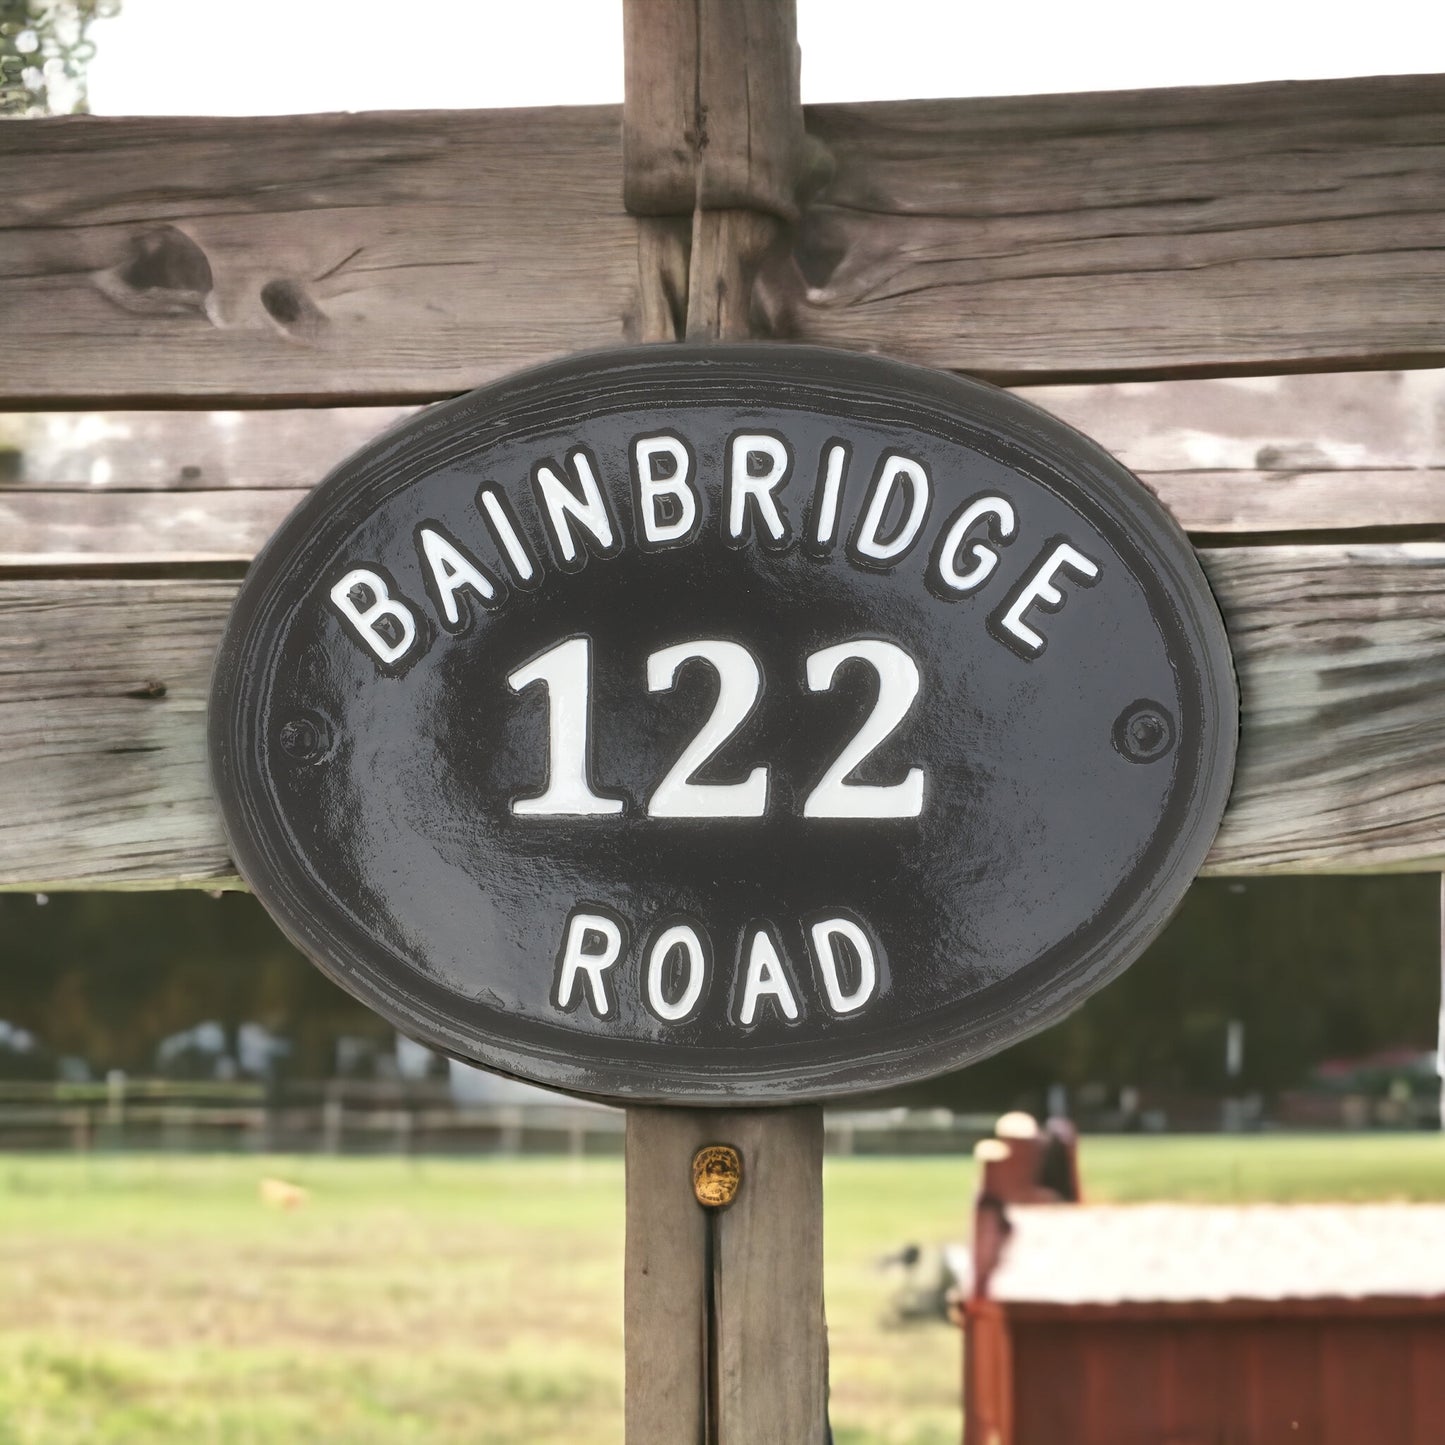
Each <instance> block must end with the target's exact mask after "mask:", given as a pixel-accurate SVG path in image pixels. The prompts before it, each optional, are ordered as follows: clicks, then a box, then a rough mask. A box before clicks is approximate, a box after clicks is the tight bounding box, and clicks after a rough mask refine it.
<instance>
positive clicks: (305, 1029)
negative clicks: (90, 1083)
mask: <svg viewBox="0 0 1445 1445" xmlns="http://www.w3.org/2000/svg"><path fill="white" fill-rule="evenodd" d="M1438 899H1439V878H1438V875H1421V876H1416V877H1411V876H1405V877H1399V876H1395V877H1366V878H1270V879H1252V880H1250V881H1248V882H1233V881H1230V880H1227V879H1206V880H1204V881H1203V882H1200V883H1197V884H1195V886H1194V887H1193V888H1192V889H1190V891H1189V894H1188V896H1187V897H1186V898H1185V900H1184V904H1183V906H1182V907H1181V908H1180V910H1179V912H1178V913H1177V914H1176V915H1175V917H1174V919H1173V920H1172V921H1171V923H1170V924H1169V926H1168V927H1167V928H1166V929H1165V930H1164V932H1163V933H1162V934H1161V935H1160V936H1159V938H1158V939H1156V940H1155V942H1154V943H1153V944H1152V945H1151V946H1150V948H1149V950H1148V951H1147V952H1146V953H1145V955H1144V957H1143V958H1141V959H1140V960H1139V961H1138V962H1137V963H1136V964H1135V965H1134V966H1133V967H1132V968H1131V969H1129V970H1128V972H1126V973H1125V974H1124V975H1123V976H1122V977H1120V978H1119V979H1117V980H1116V981H1115V982H1114V983H1112V984H1110V985H1109V987H1108V988H1105V989H1103V990H1101V991H1100V992H1099V993H1097V994H1096V995H1094V997H1093V998H1091V999H1090V1000H1089V1001H1088V1003H1087V1004H1085V1005H1084V1007H1083V1008H1081V1009H1079V1010H1078V1011H1077V1012H1076V1013H1074V1014H1072V1015H1071V1016H1070V1017H1069V1018H1067V1019H1065V1020H1064V1021H1063V1022H1062V1023H1060V1024H1057V1025H1055V1026H1054V1027H1053V1028H1051V1029H1049V1030H1047V1031H1046V1032H1045V1033H1042V1034H1038V1035H1036V1036H1035V1037H1034V1038H1031V1039H1026V1040H1025V1041H1024V1042H1023V1043H1021V1044H1018V1045H1016V1046H1015V1047H1014V1048H1011V1049H1009V1050H1008V1051H1007V1052H1005V1053H1002V1054H999V1055H996V1056H995V1057H994V1058H991V1059H985V1060H984V1061H983V1062H982V1063H980V1064H976V1065H974V1067H973V1068H971V1069H966V1070H964V1071H963V1072H961V1073H957V1074H952V1075H949V1076H947V1077H945V1078H942V1079H936V1080H933V1081H932V1082H931V1083H928V1084H921V1085H918V1086H916V1087H915V1088H913V1089H911V1090H910V1091H909V1093H908V1094H907V1095H906V1096H905V1097H907V1098H908V1099H910V1100H912V1101H916V1102H919V1103H947V1104H951V1105H954V1106H955V1107H959V1108H968V1109H974V1108H979V1109H983V1108H1000V1109H1001V1108H1005V1107H1009V1106H1010V1105H1012V1104H1014V1103H1020V1102H1021V1103H1033V1104H1036V1105H1037V1104H1041V1103H1042V1100H1043V1097H1044V1093H1045V1091H1046V1090H1047V1088H1048V1087H1049V1085H1050V1084H1054V1083H1060V1084H1064V1085H1066V1086H1068V1087H1069V1088H1071V1089H1077V1088H1078V1087H1079V1086H1081V1085H1084V1084H1102V1085H1104V1086H1106V1087H1109V1088H1118V1087H1120V1086H1122V1085H1137V1086H1141V1087H1145V1088H1153V1089H1166V1090H1175V1089H1177V1090H1184V1091H1188V1092H1190V1093H1195V1094H1211V1093H1212V1094H1218V1095H1223V1094H1224V1093H1226V1092H1239V1091H1241V1090H1245V1091H1251V1090H1258V1091H1260V1092H1263V1093H1266V1094H1268V1093H1272V1092H1274V1091H1276V1090H1279V1089H1282V1088H1286V1087H1289V1086H1291V1085H1294V1084H1297V1083H1299V1082H1301V1081H1303V1080H1304V1079H1305V1078H1306V1077H1307V1075H1308V1074H1309V1072H1310V1070H1311V1069H1312V1068H1313V1067H1314V1066H1315V1064H1317V1063H1318V1062H1319V1061H1320V1060H1322V1059H1325V1058H1329V1057H1332V1056H1349V1055H1358V1054H1363V1053H1367V1052H1372V1051H1374V1050H1376V1049H1382V1048H1389V1047H1394V1046H1397V1045H1405V1046H1415V1047H1419V1048H1420V1049H1428V1048H1429V1047H1431V1045H1432V1044H1433V1043H1434V1033H1435V1022H1436V1011H1437V1007H1438V1003H1439V988H1440V977H1439V965H1438V951H1437V950H1438V946H1439V945H1438V938H1439V935H1438V924H1437V917H1438V914H1437V908H1438ZM0 1019H5V1020H8V1021H9V1022H10V1023H12V1024H14V1025H17V1026H18V1027H20V1028H24V1029H28V1030H30V1031H31V1032H33V1033H34V1034H35V1035H36V1036H37V1038H38V1039H39V1040H40V1042H41V1043H42V1044H44V1045H46V1046H47V1047H48V1048H49V1049H50V1050H52V1051H53V1052H54V1053H56V1054H75V1055H79V1056H81V1057H82V1058H84V1059H86V1060H87V1061H88V1062H89V1064H90V1066H91V1067H92V1069H95V1070H99V1071H104V1070H105V1069H108V1068H124V1069H129V1070H133V1071H134V1070H138V1071H145V1070H147V1069H149V1068H150V1067H152V1065H153V1062H154V1058H155V1049H156V1045H157V1044H159V1043H160V1041H161V1040H162V1039H163V1038H165V1037H167V1036H168V1035H170V1034H173V1033H177V1032H179V1031H181V1030H183V1029H189V1028H192V1027H194V1026H195V1025H196V1024H198V1023H201V1022H203V1021H206V1020H215V1021H216V1022H218V1023H220V1024H221V1025H222V1026H223V1027H224V1028H226V1029H227V1030H228V1032H231V1033H234V1030H235V1029H237V1028H238V1027H239V1026H240V1025H241V1024H242V1023H245V1022H247V1021H254V1022H256V1023H260V1024H264V1025H265V1026H266V1027H267V1028H268V1029H271V1030H272V1031H274V1032H276V1033H279V1034H282V1035H284V1036H286V1037H288V1038H290V1039H291V1040H292V1044H293V1053H292V1057H291V1063H290V1067H291V1070H292V1071H293V1072H294V1073H296V1074H297V1075H301V1076H306V1075H309V1076H312V1077H315V1076H317V1075H322V1074H326V1073H328V1072H330V1070H331V1068H332V1066H333V1064H334V1057H335V1052H334V1043H335V1040H336V1038H337V1037H339V1036H341V1035H344V1034H345V1035H364V1036H370V1037H374V1038H377V1039H386V1038H389V1036H390V1030H389V1029H388V1027H387V1025H385V1024H384V1023H382V1021H381V1020H380V1019H379V1018H378V1017H377V1016H376V1015H374V1014H372V1013H371V1012H369V1011H368V1010H367V1009H366V1008H365V1007H363V1006H362V1005H361V1004H359V1003H357V1002H355V1001H354V1000H353V999H351V998H350V997H349V996H347V995H346V994H344V993H342V991H341V990H340V989H338V988H337V987H336V986H335V985H334V984H332V983H331V982H330V981H329V980H328V979H327V978H326V977H325V976H324V975H323V974H322V973H321V972H320V971H319V970H318V969H315V968H313V967H312V966H311V965H310V964H309V963H307V962H306V960H305V959H303V958H302V957H301V955H300V954H299V953H298V952H297V951H296V950H295V949H294V948H293V947H292V946H291V944H290V943H289V942H288V941H287V940H286V938H285V937H284V936H283V935H282V934H281V933H280V931H279V930H278V929H277V928H276V926H275V925H274V924H273V923H272V922H271V920H270V919H269V918H268V917H267V916H266V914H265V912H264V911H263V910H262V908H261V906H260V904H258V903H257V902H256V900H255V899H254V898H251V897H249V896H247V895H245V894H225V895H223V896H221V897H219V898H209V897H207V896H206V895H205V894H203V893H169V894H163V893H155V894H123V893H122V894H117V893H90V894H56V895H54V896H53V897H52V898H51V899H50V900H49V902H48V904H46V905H45V906H43V907H42V906H37V903H36V901H35V899H34V898H33V897H31V896H27V895H22V894H8V895H0ZM1230 1019H1240V1020H1242V1021H1243V1023H1244V1026H1245V1050H1244V1072H1243V1074H1242V1076H1241V1077H1240V1078H1239V1079H1238V1080H1236V1081H1229V1080H1227V1079H1226V1075H1225V1064H1224V1057H1225V1031H1226V1028H1227V1026H1228V1022H1229V1020H1230Z"/></svg>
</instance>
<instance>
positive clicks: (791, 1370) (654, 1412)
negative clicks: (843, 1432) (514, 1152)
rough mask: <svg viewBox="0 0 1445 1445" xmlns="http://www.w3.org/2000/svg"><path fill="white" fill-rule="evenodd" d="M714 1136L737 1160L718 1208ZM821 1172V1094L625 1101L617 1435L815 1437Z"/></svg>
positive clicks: (822, 1361) (820, 1379)
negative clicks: (742, 1101) (804, 1101)
mask: <svg viewBox="0 0 1445 1445" xmlns="http://www.w3.org/2000/svg"><path fill="white" fill-rule="evenodd" d="M712 1144H728V1145H731V1146H732V1147H733V1148H735V1149H736V1150H737V1151H738V1153H739V1154H740V1155H741V1157H742V1170H743V1178H742V1186H741V1188H740V1189H739V1190H738V1194H737V1198H736V1199H735V1200H734V1202H733V1203H732V1204H730V1205H728V1206H727V1207H726V1208H725V1209H721V1210H718V1211H716V1212H712V1211H709V1210H706V1209H704V1208H703V1206H702V1205H700V1204H699V1203H698V1202H697V1200H696V1199H695V1198H694V1196H693V1188H692V1160H693V1156H694V1155H695V1154H696V1153H697V1151H698V1150H699V1149H701V1148H704V1147H706V1146H708V1145H712ZM822 1181H823V1114H822V1110H821V1109H817V1108H788V1109H630V1110H629V1111H628V1115H627V1256H626V1305H625V1313H626V1331H627V1445H682V1442H686V1445H692V1442H694V1441H699V1442H707V1445H821V1441H822V1440H823V1437H824V1429H825V1426H824V1421H825V1419H826V1411H827V1399H826V1395H827V1383H826V1373H827V1366H826V1356H827V1347H826V1339H825V1333H824V1324H823V1183H822Z"/></svg>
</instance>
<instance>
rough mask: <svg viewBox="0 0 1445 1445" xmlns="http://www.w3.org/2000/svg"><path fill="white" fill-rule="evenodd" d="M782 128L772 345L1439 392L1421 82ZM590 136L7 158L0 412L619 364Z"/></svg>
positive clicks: (616, 298)
mask: <svg viewBox="0 0 1445 1445" xmlns="http://www.w3.org/2000/svg"><path fill="white" fill-rule="evenodd" d="M807 115H808V124H809V128H810V131H811V132H812V133H813V136H814V138H815V140H816V141H817V142H818V144H819V145H821V146H824V147H825V148H826V150H827V151H828V152H829V153H830V155H831V163H832V166H833V168H834V175H833V179H832V180H831V181H830V182H829V183H828V184H827V185H826V186H824V188H823V189H822V190H821V191H820V192H819V193H818V195H817V196H816V197H815V198H814V199H813V201H812V202H811V203H810V204H809V206H808V207H807V210H806V213H805V215H804V216H803V219H802V222H801V224H800V226H799V228H798V231H797V235H796V238H795V246H794V249H793V252H792V254H791V255H788V254H782V255H780V256H779V257H777V258H776V264H774V265H772V266H771V267H770V268H766V269H765V271H764V273H763V276H762V278H761V281H760V288H761V289H762V291H763V292H764V294H765V298H766V302H765V309H766V310H767V312H768V314H769V315H770V316H771V317H773V318H774V324H775V328H776V331H775V334H778V335H781V336H786V337H789V338H793V339H801V340H811V341H819V342H823V343H832V344H837V345H843V346H849V347H855V348H856V347H861V348H865V349H876V350H882V351H885V352H888V353H891V354H894V355H897V356H901V357H904V358H909V359H914V360H918V361H922V362H926V363H929V364H932V365H936V366H943V367H951V368H956V369H959V370H966V371H972V372H975V373H978V374H980V375H984V376H987V377H990V378H992V379H995V380H1030V381H1035V382H1042V381H1048V380H1055V381H1057V380H1064V379H1085V378H1096V379H1097V378H1106V377H1117V376H1120V375H1125V374H1127V375H1133V376H1136V377H1143V376H1150V375H1170V374H1180V373H1207V372H1231V371H1233V372H1239V371H1253V372H1278V371H1289V370H1307V369H1315V370H1327V369H1334V368H1340V367H1361V366H1376V367H1380V366H1391V365H1411V366H1416V365H1426V364H1439V363H1440V362H1441V361H1442V360H1445V308H1442V307H1441V305H1440V304H1439V302H1440V297H1441V295H1442V290H1445V250H1442V249H1441V246H1440V243H1439V236H1440V232H1441V221H1442V214H1445V80H1442V79H1441V78H1440V77H1432V76H1425V77H1387V78H1384V79H1371V80H1344V81H1311V82H1300V83H1291V84H1270V85H1262V86H1228V87H1219V88H1215V89H1208V90H1163V91H1137V92H1112V93H1108V94H1102V95H1075V96H1042V97H1027V98H1002V99H999V98H991V99H980V100H957V101H917V102H912V101H910V102H888V103H882V104H876V105H856V106H820V107H814V108H812V109H811V110H809V111H808V112H807ZM620 120H621V115H620V112H619V111H618V109H617V108H615V107H588V108H578V107H559V108H555V109H546V110H536V111H491V112H486V111H483V112H446V113H436V114H430V113H424V114H404V113H398V114H377V115H356V116H306V117H280V118H262V119H250V120H229V119H206V120H196V119H117V118H96V117H66V118H58V119H48V120H37V121H33V122H31V123H29V124H27V125H24V126H7V127H5V128H4V129H3V130H0V166H3V167H4V168H5V170H6V173H7V175H11V176H15V177H18V178H20V179H19V182H18V183H17V184H14V185H8V186H6V187H5V188H4V190H3V192H0V328H3V330H4V334H6V335H9V336H16V335H22V334H23V335H24V336H25V337H26V346H25V347H24V348H23V350H21V351H19V352H18V354H16V355H14V356H12V357H11V358H9V359H8V364H7V366H6V367H5V368H4V370H3V373H0V403H4V402H9V403H10V404H17V403H18V404H22V405H25V406H36V407H39V406H44V405H46V404H48V403H63V404H65V405H67V406H68V405H72V404H75V403H77V402H80V401H84V400H92V401H105V402H107V403H109V404H112V405H114V404H115V403H116V402H118V401H122V400H126V399H129V400H141V399H157V400H159V401H160V402H161V404H163V405H168V406H174V405H177V404H178V403H186V402H190V403H196V402H200V401H205V400H211V401H214V400H216V399H221V398H225V399H236V398H245V399H248V400H252V401H262V402H267V403H275V402H277V401H284V400H287V399H298V400H303V401H316V400H323V399H327V398H341V399H348V400H351V401H361V400H367V399H371V400H400V399H405V398H412V399H418V400H420V399H430V398H434V397H437V396H440V395H444V394H447V393H450V392H455V391H459V390H463V389H465V388H467V387H469V386H474V385H476V384H478V383H479V382H481V381H484V380H486V379H487V378H488V377H491V376H496V375H498V374H500V373H503V372H505V371H509V370H513V369H515V368H517V367H519V366H523V365H526V364H528V363H529V362H533V361H536V360H539V359H541V358H544V357H547V356H554V355H558V354H561V353H564V352H568V351H575V350H581V349H584V348H587V347H592V346H600V345H605V344H608V343H611V342H615V341H619V340H621V339H622V338H623V337H624V336H626V335H631V336H636V335H640V334H641V325H640V321H639V315H638V313H639V310H640V302H639V297H638V278H637V250H636V223H635V221H634V220H633V219H632V218H631V217H629V216H628V215H627V214H626V213H625V212H624V210H623V206H622V198H621V196H620V194H619V186H618V176H619V174H620V167H621V160H622V153H621V136H620V131H621V125H620ZM81 341H83V344H79V343H80V342H81Z"/></svg>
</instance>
